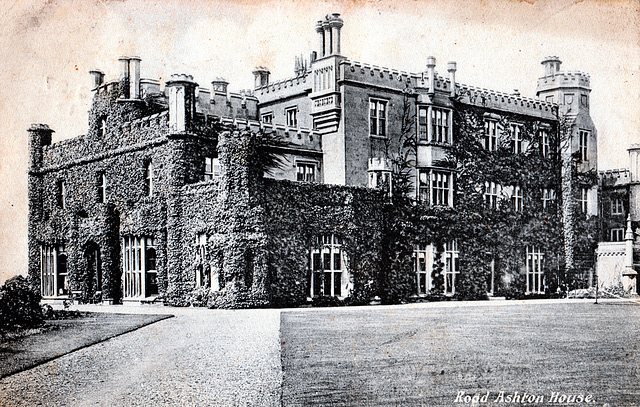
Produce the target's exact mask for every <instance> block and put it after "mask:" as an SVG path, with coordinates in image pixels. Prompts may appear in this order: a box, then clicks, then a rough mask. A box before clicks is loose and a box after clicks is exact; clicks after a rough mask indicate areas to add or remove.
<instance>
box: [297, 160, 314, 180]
mask: <svg viewBox="0 0 640 407" xmlns="http://www.w3.org/2000/svg"><path fill="white" fill-rule="evenodd" d="M296 180H297V181H304V182H316V164H315V163H306V162H297V163H296Z"/></svg>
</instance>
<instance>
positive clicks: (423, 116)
mask: <svg viewBox="0 0 640 407" xmlns="http://www.w3.org/2000/svg"><path fill="white" fill-rule="evenodd" d="M428 112H429V110H428V109H427V108H426V107H420V108H418V140H420V141H427V140H428V137H429V133H428V132H427V128H428V127H427V126H428V125H429V123H428V118H427V113H428Z"/></svg>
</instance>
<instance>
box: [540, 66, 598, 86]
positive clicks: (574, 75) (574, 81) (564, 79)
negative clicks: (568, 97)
mask: <svg viewBox="0 0 640 407" xmlns="http://www.w3.org/2000/svg"><path fill="white" fill-rule="evenodd" d="M558 86H561V87H566V88H584V89H591V88H590V77H589V74H586V73H584V72H580V71H564V72H556V73H555V74H553V75H551V76H543V77H542V78H538V90H539V91H544V90H546V89H550V88H556V87H558Z"/></svg>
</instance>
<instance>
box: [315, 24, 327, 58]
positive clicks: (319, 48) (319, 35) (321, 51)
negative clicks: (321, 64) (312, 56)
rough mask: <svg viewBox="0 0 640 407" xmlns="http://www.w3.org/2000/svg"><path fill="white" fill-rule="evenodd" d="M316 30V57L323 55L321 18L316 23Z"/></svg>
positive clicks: (323, 39)
mask: <svg viewBox="0 0 640 407" xmlns="http://www.w3.org/2000/svg"><path fill="white" fill-rule="evenodd" d="M316 32H317V33H318V40H319V43H318V58H322V57H323V56H325V55H324V42H325V38H324V28H323V27H322V20H318V22H317V23H316Z"/></svg>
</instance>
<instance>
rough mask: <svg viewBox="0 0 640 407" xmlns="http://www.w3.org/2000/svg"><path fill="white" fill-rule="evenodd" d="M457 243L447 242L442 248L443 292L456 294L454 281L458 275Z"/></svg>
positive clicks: (455, 241) (454, 241)
mask: <svg viewBox="0 0 640 407" xmlns="http://www.w3.org/2000/svg"><path fill="white" fill-rule="evenodd" d="M458 257H459V252H458V241H457V240H452V241H450V242H447V243H446V244H445V247H444V292H445V294H455V293H456V279H457V275H458V274H459V273H460V271H459V268H458Z"/></svg>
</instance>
